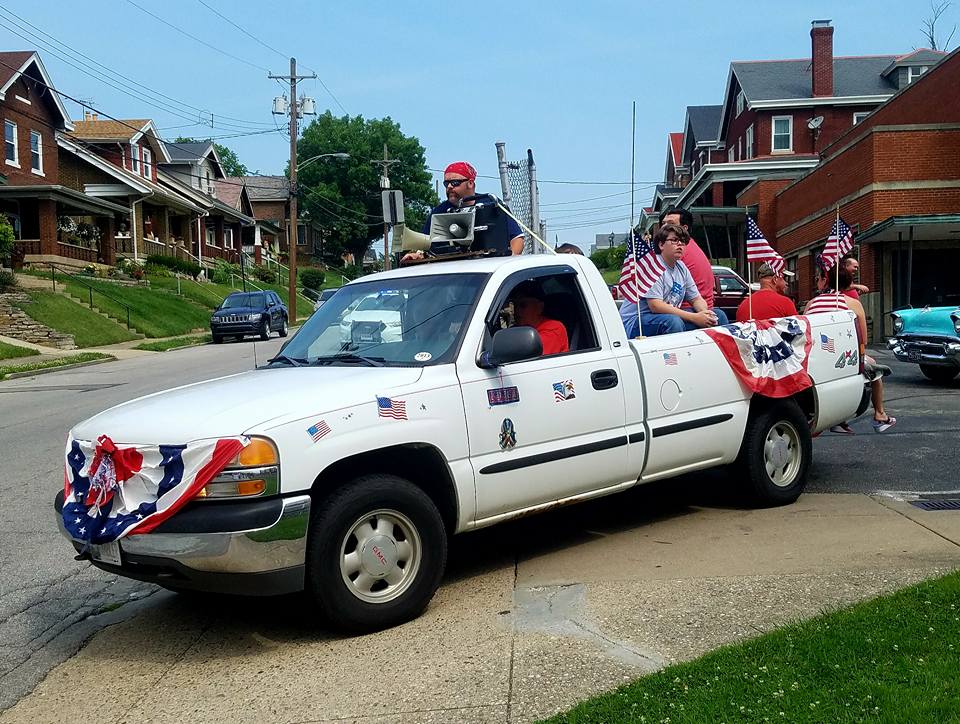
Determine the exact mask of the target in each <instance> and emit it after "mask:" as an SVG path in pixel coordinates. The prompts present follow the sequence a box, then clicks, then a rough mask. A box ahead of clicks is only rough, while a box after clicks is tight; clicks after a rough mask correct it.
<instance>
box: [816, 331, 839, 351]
mask: <svg viewBox="0 0 960 724" xmlns="http://www.w3.org/2000/svg"><path fill="white" fill-rule="evenodd" d="M820 349H822V350H826V351H827V352H831V353H833V352H836V349H835V348H834V345H833V338H832V337H828V336H827V335H825V334H821V335H820Z"/></svg>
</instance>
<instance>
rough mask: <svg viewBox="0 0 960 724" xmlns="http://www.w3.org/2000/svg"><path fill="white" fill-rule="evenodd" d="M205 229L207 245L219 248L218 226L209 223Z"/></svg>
mask: <svg viewBox="0 0 960 724" xmlns="http://www.w3.org/2000/svg"><path fill="white" fill-rule="evenodd" d="M205 229H206V230H205V232H204V242H205V243H206V245H207V246H209V247H212V248H214V249H216V248H218V247H217V228H216V227H215V226H213V225H212V224H207V225H206V227H205Z"/></svg>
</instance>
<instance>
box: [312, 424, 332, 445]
mask: <svg viewBox="0 0 960 724" xmlns="http://www.w3.org/2000/svg"><path fill="white" fill-rule="evenodd" d="M329 432H330V426H329V425H328V424H327V423H326V421H325V420H317V421H316V422H315V423H313V424H312V425H311V426H310V427H308V428H307V434H308V435H309V436H310V437H312V438H313V441H314V442H316V441H317V440H319V439H320V438H322V437H323V436H324V435H326V434H328V433H329Z"/></svg>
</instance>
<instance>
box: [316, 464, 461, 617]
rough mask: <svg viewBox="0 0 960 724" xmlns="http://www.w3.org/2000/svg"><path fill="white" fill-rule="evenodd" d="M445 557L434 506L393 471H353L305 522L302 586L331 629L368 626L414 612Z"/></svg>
mask: <svg viewBox="0 0 960 724" xmlns="http://www.w3.org/2000/svg"><path fill="white" fill-rule="evenodd" d="M446 563H447V534H446V529H445V528H444V525H443V519H442V518H441V517H440V512H439V511H438V510H437V506H436V505H434V503H433V501H432V500H431V499H430V497H429V496H427V494H426V493H424V492H423V491H422V490H421V489H420V488H418V487H417V486H415V485H413V484H412V483H411V482H409V481H408V480H404V479H403V478H399V477H397V476H394V475H382V474H375V475H364V476H361V477H359V478H357V479H356V480H354V481H353V482H352V483H350V484H349V485H347V486H346V487H344V488H342V489H340V490H338V491H336V492H334V493H333V494H331V495H330V496H329V497H328V498H326V499H324V500H323V501H321V502H320V503H319V504H318V506H317V508H316V509H315V512H314V515H313V516H312V518H311V521H310V538H309V543H308V548H307V571H306V572H307V583H306V588H307V592H308V594H309V595H310V596H311V597H312V599H313V601H314V602H315V603H316V604H317V606H318V607H319V608H320V610H321V612H322V613H323V614H324V615H325V616H326V618H327V619H328V620H329V621H330V622H331V623H332V624H333V625H334V626H336V627H337V628H343V629H350V630H355V631H373V630H377V629H383V628H388V627H390V626H395V625H397V624H400V623H403V622H404V621H409V620H410V619H412V618H415V617H416V616H418V615H419V614H420V613H421V612H422V611H423V610H424V609H425V608H426V607H427V604H429V603H430V599H431V598H433V594H434V593H435V592H436V590H437V587H438V586H439V585H440V580H441V579H442V578H443V572H444V569H445V568H446Z"/></svg>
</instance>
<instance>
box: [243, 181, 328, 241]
mask: <svg viewBox="0 0 960 724" xmlns="http://www.w3.org/2000/svg"><path fill="white" fill-rule="evenodd" d="M242 178H243V180H244V183H245V184H246V187H247V192H248V193H249V194H250V201H251V202H252V203H253V211H254V217H255V218H256V219H257V221H267V222H269V224H270V225H271V226H272V227H273V228H274V229H278V230H280V231H279V233H277V234H276V236H275V237H274V238H275V240H276V243H277V249H276V252H275V253H276V255H277V256H282V257H286V254H287V236H288V234H289V226H290V179H288V178H287V177H286V176H243V177H242ZM260 233H261V241H262V239H263V230H261V232H260ZM268 234H270V235H272V234H273V232H268ZM297 253H298V254H306V255H312V256H314V257H316V258H318V259H320V258H322V256H323V229H322V228H321V226H320V225H319V224H318V223H316V222H315V221H313V220H312V219H311V218H310V216H309V214H307V213H306V211H305V209H303V207H302V205H301V207H300V214H299V215H298V217H297Z"/></svg>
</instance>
